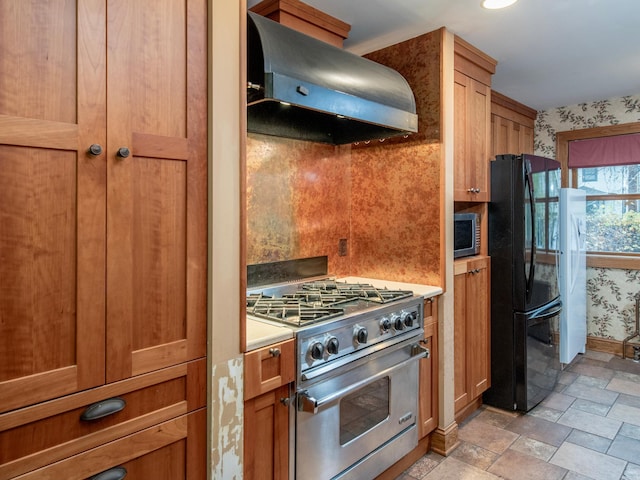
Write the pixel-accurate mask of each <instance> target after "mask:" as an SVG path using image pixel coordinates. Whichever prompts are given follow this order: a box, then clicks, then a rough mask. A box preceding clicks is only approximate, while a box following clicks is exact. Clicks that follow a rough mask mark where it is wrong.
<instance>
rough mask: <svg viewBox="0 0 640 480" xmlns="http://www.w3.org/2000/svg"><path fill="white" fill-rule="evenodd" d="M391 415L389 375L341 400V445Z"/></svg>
mask: <svg viewBox="0 0 640 480" xmlns="http://www.w3.org/2000/svg"><path fill="white" fill-rule="evenodd" d="M388 417H389V377H383V378H381V379H380V380H377V381H375V382H372V383H369V384H367V385H366V386H364V387H362V388H361V389H359V390H357V391H355V392H354V393H352V394H350V395H347V396H346V397H344V398H343V399H342V400H341V401H340V445H344V444H346V443H348V442H350V441H351V440H353V439H354V438H356V437H359V436H360V435H362V434H363V433H365V432H368V431H369V430H371V429H372V428H373V427H375V426H376V425H378V424H380V423H382V422H383V421H384V420H386V419H387V418H388Z"/></svg>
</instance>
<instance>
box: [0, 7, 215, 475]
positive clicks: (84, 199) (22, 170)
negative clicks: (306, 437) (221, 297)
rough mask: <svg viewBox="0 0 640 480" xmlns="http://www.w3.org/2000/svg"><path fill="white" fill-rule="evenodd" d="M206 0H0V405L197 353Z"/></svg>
mask: <svg viewBox="0 0 640 480" xmlns="http://www.w3.org/2000/svg"><path fill="white" fill-rule="evenodd" d="M18 3H19V5H20V8H17V5H18ZM206 13H207V6H206V2H205V0H183V1H178V0H160V1H157V0H154V1H151V0H141V1H136V2H129V1H126V0H76V1H58V0H56V1H50V2H0V32H2V34H1V35H2V41H1V42H0V83H1V84H2V88H1V89H0V90H1V91H2V93H0V221H1V222H2V228H1V229H0V258H2V265H1V267H0V268H1V269H2V274H1V275H0V318H2V321H1V322H0V355H1V358H0V414H3V413H8V412H14V411H19V410H20V409H23V408H27V407H30V406H37V405H39V404H40V403H41V402H50V401H53V402H58V399H59V398H61V397H63V396H68V398H74V397H73V396H74V395H76V394H79V393H81V392H85V391H88V390H89V389H96V388H98V390H97V391H99V392H101V391H102V390H100V388H101V386H109V385H113V384H116V383H117V382H120V381H125V380H127V379H131V378H135V377H138V376H143V375H146V374H149V373H152V372H155V371H158V370H160V369H164V368H169V367H172V366H176V365H186V364H187V362H189V361H192V360H195V359H199V358H200V359H201V358H204V357H205V355H206V295H207V292H206V277H207V261H206V256H207V250H206V248H207V230H206V222H207V157H206V155H207V137H206V135H207V124H206V122H207V106H206V105H207V90H206V88H207V87H206V66H207V54H206V45H207V30H206V27H207V21H206ZM184 375H186V368H185V373H184ZM200 388H202V389H206V383H205V382H202V383H201V385H200ZM106 398H109V397H108V396H107V397H105V399H106ZM96 401H97V400H96ZM134 403H135V402H134ZM132 408H133V407H132ZM136 408H137V409H138V410H140V411H141V409H144V408H143V407H141V406H138V407H135V408H134V409H136ZM187 411H188V410H185V411H184V412H183V413H184V414H186V413H187ZM63 423H64V422H63ZM61 428H62V427H61ZM116 430H117V429H116ZM119 434H121V435H124V434H125V432H124V430H123V431H121V432H120V433H119ZM102 435H105V432H95V434H94V437H95V438H98V437H101V436H102ZM105 438H106V437H105ZM145 438H146V437H145ZM114 441H115V440H114ZM74 448H75V447H74ZM95 448H99V447H95ZM74 451H75V450H74ZM73 453H74V452H72V451H70V450H69V451H67V453H65V455H66V454H69V455H70V454H73ZM201 454H202V455H203V456H204V455H205V454H206V452H205V451H204V450H203V451H202V452H201ZM34 455H37V453H34ZM78 455H80V454H78ZM63 476H64V477H65V478H68V476H67V475H66V473H65V475H63ZM39 478H42V477H39Z"/></svg>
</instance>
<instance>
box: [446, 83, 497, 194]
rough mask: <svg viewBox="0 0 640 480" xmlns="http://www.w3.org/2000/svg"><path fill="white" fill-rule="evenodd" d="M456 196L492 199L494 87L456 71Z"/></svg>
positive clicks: (454, 94)
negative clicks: (492, 89)
mask: <svg viewBox="0 0 640 480" xmlns="http://www.w3.org/2000/svg"><path fill="white" fill-rule="evenodd" d="M453 96H454V110H455V111H454V121H455V124H454V138H455V142H454V170H455V172H454V200H455V201H463V202H488V201H489V200H490V198H491V195H490V192H489V166H490V164H489V144H490V140H491V89H490V87H488V86H487V85H485V84H483V83H481V82H479V81H477V80H474V79H473V78H471V77H468V76H466V75H464V74H463V73H461V72H458V71H455V72H454V93H453Z"/></svg>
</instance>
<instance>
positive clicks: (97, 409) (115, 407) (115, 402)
mask: <svg viewBox="0 0 640 480" xmlns="http://www.w3.org/2000/svg"><path fill="white" fill-rule="evenodd" d="M126 405H127V403H126V402H125V401H124V400H123V399H121V398H118V397H114V398H109V399H107V400H103V401H101V402H96V403H94V404H92V405H89V406H88V407H87V408H86V410H85V411H84V412H83V413H82V415H80V420H83V421H85V422H91V421H93V420H98V419H100V418H103V417H106V416H108V415H112V414H114V413H117V412H119V411H120V410H122V409H123V408H124V407H125V406H126ZM107 478H111V477H107ZM114 478H117V477H114Z"/></svg>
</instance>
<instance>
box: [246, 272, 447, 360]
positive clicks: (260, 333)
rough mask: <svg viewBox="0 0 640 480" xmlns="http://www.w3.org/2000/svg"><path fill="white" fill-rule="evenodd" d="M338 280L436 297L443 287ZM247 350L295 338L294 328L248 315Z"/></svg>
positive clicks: (356, 278)
mask: <svg viewBox="0 0 640 480" xmlns="http://www.w3.org/2000/svg"><path fill="white" fill-rule="evenodd" d="M337 280H338V281H341V282H349V283H368V284H370V285H373V286H374V287H376V288H385V287H386V288H388V289H391V290H411V291H412V292H413V293H414V294H416V295H419V296H422V297H424V298H429V297H434V296H436V295H440V294H441V293H442V288H440V287H434V286H432V285H421V284H415V283H403V282H390V281H388V280H379V279H375V278H364V277H344V278H338V279H337ZM246 332H247V351H251V350H256V349H258V348H262V347H266V346H267V345H272V344H274V343H278V342H282V341H284V340H288V339H290V338H293V329H291V328H289V327H287V326H286V325H276V324H274V323H266V322H263V321H260V320H255V319H253V318H251V317H247V329H246Z"/></svg>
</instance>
